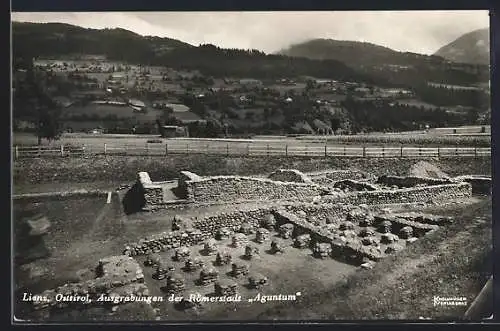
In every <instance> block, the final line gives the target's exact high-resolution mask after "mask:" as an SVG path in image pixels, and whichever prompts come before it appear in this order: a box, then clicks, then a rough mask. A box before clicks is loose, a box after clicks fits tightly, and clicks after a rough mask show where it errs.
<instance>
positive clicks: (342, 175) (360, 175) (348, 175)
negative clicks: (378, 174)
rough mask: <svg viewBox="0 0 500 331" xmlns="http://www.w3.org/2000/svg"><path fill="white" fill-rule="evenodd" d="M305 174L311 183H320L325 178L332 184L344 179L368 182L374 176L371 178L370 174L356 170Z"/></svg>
mask: <svg viewBox="0 0 500 331" xmlns="http://www.w3.org/2000/svg"><path fill="white" fill-rule="evenodd" d="M306 174H307V175H308V176H309V177H310V178H311V179H312V180H313V182H318V181H321V180H322V178H327V179H330V180H332V181H334V182H335V181H339V180H344V179H352V180H370V179H373V178H374V176H372V175H371V174H367V173H364V172H362V171H360V170H356V169H347V170H325V171H318V172H311V173H306Z"/></svg>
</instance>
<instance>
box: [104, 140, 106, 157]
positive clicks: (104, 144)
mask: <svg viewBox="0 0 500 331" xmlns="http://www.w3.org/2000/svg"><path fill="white" fill-rule="evenodd" d="M106 152H107V147H106V143H104V155H106Z"/></svg>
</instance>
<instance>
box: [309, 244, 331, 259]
mask: <svg viewBox="0 0 500 331" xmlns="http://www.w3.org/2000/svg"><path fill="white" fill-rule="evenodd" d="M313 253H314V256H315V257H318V258H320V259H326V258H328V257H330V256H331V254H332V245H331V244H329V243H317V244H316V245H315V246H314V249H313Z"/></svg>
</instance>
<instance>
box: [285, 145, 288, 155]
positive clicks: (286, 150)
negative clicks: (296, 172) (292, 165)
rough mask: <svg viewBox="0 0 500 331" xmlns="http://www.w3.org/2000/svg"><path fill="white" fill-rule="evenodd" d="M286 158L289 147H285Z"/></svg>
mask: <svg viewBox="0 0 500 331" xmlns="http://www.w3.org/2000/svg"><path fill="white" fill-rule="evenodd" d="M285 156H288V145H285Z"/></svg>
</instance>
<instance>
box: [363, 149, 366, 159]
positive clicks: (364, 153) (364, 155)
mask: <svg viewBox="0 0 500 331" xmlns="http://www.w3.org/2000/svg"><path fill="white" fill-rule="evenodd" d="M363 157H366V146H363Z"/></svg>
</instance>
